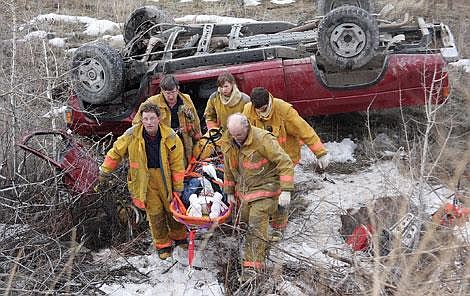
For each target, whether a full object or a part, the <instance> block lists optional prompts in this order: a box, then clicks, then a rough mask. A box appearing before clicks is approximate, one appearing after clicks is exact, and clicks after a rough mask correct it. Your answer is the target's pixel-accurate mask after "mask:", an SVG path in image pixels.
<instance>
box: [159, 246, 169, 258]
mask: <svg viewBox="0 0 470 296" xmlns="http://www.w3.org/2000/svg"><path fill="white" fill-rule="evenodd" d="M171 251H172V249H171V247H166V248H161V249H158V251H157V252H158V257H159V258H160V259H162V260H166V259H167V258H169V257H171Z"/></svg>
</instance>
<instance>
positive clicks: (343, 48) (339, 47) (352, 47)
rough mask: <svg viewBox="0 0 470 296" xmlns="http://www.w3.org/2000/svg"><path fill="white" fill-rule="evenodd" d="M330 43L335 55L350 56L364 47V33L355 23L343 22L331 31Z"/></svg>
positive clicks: (356, 53)
mask: <svg viewBox="0 0 470 296" xmlns="http://www.w3.org/2000/svg"><path fill="white" fill-rule="evenodd" d="M330 44H331V47H332V48H333V50H334V51H335V53H336V54H337V55H339V56H342V57H345V58H350V57H354V56H356V55H358V54H360V53H361V51H362V50H363V49H364V47H365V45H366V35H365V33H364V30H362V28H361V27H359V26H358V25H357V24H354V23H344V24H341V25H339V26H337V27H336V28H335V29H334V30H333V31H332V33H331V36H330Z"/></svg>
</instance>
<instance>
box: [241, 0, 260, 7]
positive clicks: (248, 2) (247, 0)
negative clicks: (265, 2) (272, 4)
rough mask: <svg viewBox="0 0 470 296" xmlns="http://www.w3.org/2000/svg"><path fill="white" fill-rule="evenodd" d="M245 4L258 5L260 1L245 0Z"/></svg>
mask: <svg viewBox="0 0 470 296" xmlns="http://www.w3.org/2000/svg"><path fill="white" fill-rule="evenodd" d="M244 2H245V6H258V5H260V4H261V1H258V0H245V1H244Z"/></svg>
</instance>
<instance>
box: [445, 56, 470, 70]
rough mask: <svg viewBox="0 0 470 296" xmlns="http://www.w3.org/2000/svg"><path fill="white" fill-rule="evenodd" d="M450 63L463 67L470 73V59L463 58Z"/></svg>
mask: <svg viewBox="0 0 470 296" xmlns="http://www.w3.org/2000/svg"><path fill="white" fill-rule="evenodd" d="M450 65H452V66H455V67H458V68H459V67H462V68H463V69H464V71H465V72H467V73H470V59H461V60H458V61H457V62H453V63H450Z"/></svg>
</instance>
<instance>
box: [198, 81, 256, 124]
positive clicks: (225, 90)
mask: <svg viewBox="0 0 470 296" xmlns="http://www.w3.org/2000/svg"><path fill="white" fill-rule="evenodd" d="M217 86H218V88H217V91H216V92H214V93H213V94H212V95H211V96H210V97H209V100H208V101H207V105H206V110H205V111H204V117H205V119H206V126H207V129H208V130H211V129H215V128H222V129H223V130H226V129H227V117H228V116H229V115H230V114H234V113H237V112H240V113H241V112H242V111H243V106H244V105H245V104H246V103H248V102H249V101H250V97H249V96H248V95H247V94H245V93H243V92H241V91H240V90H239V89H238V87H237V84H236V82H235V78H234V77H233V75H232V74H230V73H228V72H225V73H223V74H221V75H220V76H219V77H218V78H217Z"/></svg>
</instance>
